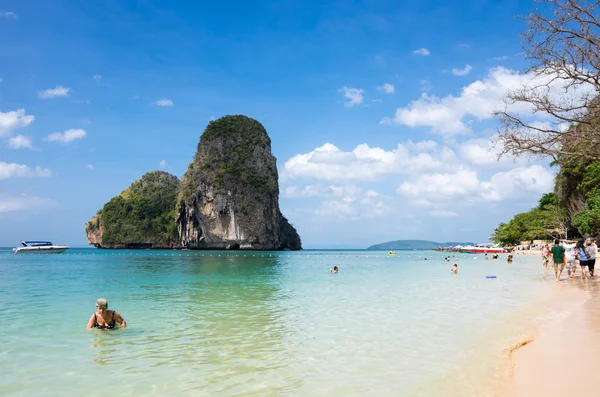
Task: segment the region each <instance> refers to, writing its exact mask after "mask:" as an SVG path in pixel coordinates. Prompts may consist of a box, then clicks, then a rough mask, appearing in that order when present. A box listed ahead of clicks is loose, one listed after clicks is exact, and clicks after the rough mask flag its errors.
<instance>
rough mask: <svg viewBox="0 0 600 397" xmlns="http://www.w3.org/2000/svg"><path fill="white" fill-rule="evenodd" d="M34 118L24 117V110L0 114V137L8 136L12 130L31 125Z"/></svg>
mask: <svg viewBox="0 0 600 397" xmlns="http://www.w3.org/2000/svg"><path fill="white" fill-rule="evenodd" d="M34 119H35V117H34V116H26V115H25V109H18V110H13V111H12V112H5V113H2V112H0V137H2V136H4V135H6V134H8V133H9V132H11V131H12V130H14V129H17V128H23V127H27V126H28V125H29V124H31V123H33V120H34Z"/></svg>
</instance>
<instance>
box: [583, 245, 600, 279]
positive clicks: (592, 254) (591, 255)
mask: <svg viewBox="0 0 600 397" xmlns="http://www.w3.org/2000/svg"><path fill="white" fill-rule="evenodd" d="M585 253H586V254H587V257H588V262H587V265H588V269H590V278H594V266H595V265H596V254H597V253H598V246H597V245H596V240H594V241H590V240H588V244H587V247H586V250H585Z"/></svg>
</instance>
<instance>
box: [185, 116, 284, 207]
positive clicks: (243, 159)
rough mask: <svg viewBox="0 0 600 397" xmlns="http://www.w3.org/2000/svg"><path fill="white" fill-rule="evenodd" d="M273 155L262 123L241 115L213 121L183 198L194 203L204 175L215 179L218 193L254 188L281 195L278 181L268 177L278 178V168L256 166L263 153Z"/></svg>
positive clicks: (202, 142) (186, 180)
mask: <svg viewBox="0 0 600 397" xmlns="http://www.w3.org/2000/svg"><path fill="white" fill-rule="evenodd" d="M213 142H219V144H213ZM270 151H271V139H270V138H269V136H268V135H267V131H266V130H265V127H263V125H262V124H261V123H259V122H258V121H256V120H254V119H251V118H249V117H246V116H241V115H236V116H225V117H221V118H219V119H217V120H214V121H211V122H210V123H209V124H208V126H207V127H206V130H205V131H204V133H203V134H202V136H201V137H200V142H199V143H198V151H197V153H196V156H195V158H194V161H192V163H190V165H189V167H188V172H187V175H186V178H185V180H184V184H183V187H182V198H183V199H184V200H186V201H188V202H191V200H192V198H193V197H194V195H195V194H196V189H197V188H198V185H197V183H196V182H197V181H198V179H200V175H201V174H202V173H206V174H211V175H212V176H213V178H211V179H213V182H214V185H213V187H214V189H215V190H216V191H218V192H225V191H227V190H230V191H238V190H240V188H245V189H247V188H248V186H251V187H254V188H255V189H256V190H257V191H258V192H259V193H261V194H264V195H272V194H278V192H279V190H278V189H279V187H278V185H277V181H276V180H275V181H273V180H271V178H269V177H268V176H270V175H273V174H274V173H275V174H276V171H277V170H276V169H275V164H270V163H265V164H266V166H267V167H269V169H267V170H260V169H259V168H258V167H254V166H253V165H254V164H255V163H256V162H257V160H258V159H257V158H258V157H260V153H261V152H263V153H266V152H268V153H270ZM260 171H263V172H260ZM265 171H266V172H265Z"/></svg>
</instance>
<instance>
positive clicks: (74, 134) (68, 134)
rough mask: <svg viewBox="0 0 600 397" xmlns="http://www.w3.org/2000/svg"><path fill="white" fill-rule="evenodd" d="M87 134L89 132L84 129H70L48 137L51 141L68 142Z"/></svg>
mask: <svg viewBox="0 0 600 397" xmlns="http://www.w3.org/2000/svg"><path fill="white" fill-rule="evenodd" d="M86 135H87V132H85V130H82V129H70V130H66V131H65V132H54V133H52V134H50V135H48V137H47V138H46V139H47V140H48V141H50V142H59V143H62V144H67V143H69V142H73V141H74V140H76V139H83V138H84V137H85V136H86Z"/></svg>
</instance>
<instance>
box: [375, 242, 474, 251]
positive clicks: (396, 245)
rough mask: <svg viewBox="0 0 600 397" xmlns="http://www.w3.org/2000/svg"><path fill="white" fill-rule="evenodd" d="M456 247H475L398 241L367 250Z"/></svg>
mask: <svg viewBox="0 0 600 397" xmlns="http://www.w3.org/2000/svg"><path fill="white" fill-rule="evenodd" d="M455 245H474V244H473V243H472V242H455V241H450V242H446V243H437V242H435V241H428V240H396V241H388V242H387V243H381V244H375V245H372V246H370V247H369V248H367V249H368V250H432V249H436V248H439V247H448V246H455Z"/></svg>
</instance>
